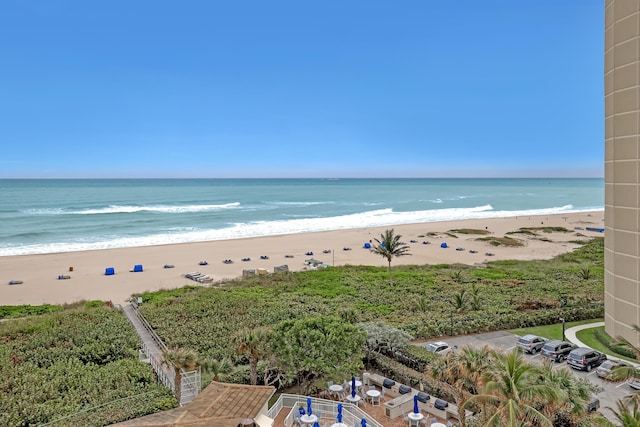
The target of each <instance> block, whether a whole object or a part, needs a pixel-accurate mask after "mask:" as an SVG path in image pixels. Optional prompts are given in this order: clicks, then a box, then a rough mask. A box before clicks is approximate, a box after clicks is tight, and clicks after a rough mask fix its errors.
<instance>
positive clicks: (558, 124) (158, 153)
mask: <svg viewBox="0 0 640 427" xmlns="http://www.w3.org/2000/svg"><path fill="white" fill-rule="evenodd" d="M603 26H604V5H603V2H602V0H562V1H558V0H485V1H478V0H452V1H435V0H415V1H399V2H391V1H375V0H374V1H372V0H367V1H344V0H343V1H333V0H325V1H300V0H298V1H277V0H274V1H234V2H230V1H224V2H223V1H213V0H209V1H200V0H192V1H183V2H177V1H171V2H169V1H163V0H154V1H146V0H138V1H130V0H127V1H121V0H110V1H84V0H83V1H79V0H78V1H76V0H68V1H65V0H31V1H24V0H4V1H3V2H2V3H1V4H0V64H2V65H1V66H0V144H1V146H2V150H1V154H0V178H76V177H78V178H80V177H122V178H127V177H473V176H479V177H510V176H514V177H522V176H532V177H565V176H570V177H601V176H603V169H604V168H603V156H604V99H603V98H604V95H603V69H604V66H603V56H604V54H603V45H604V40H603V31H604V30H603Z"/></svg>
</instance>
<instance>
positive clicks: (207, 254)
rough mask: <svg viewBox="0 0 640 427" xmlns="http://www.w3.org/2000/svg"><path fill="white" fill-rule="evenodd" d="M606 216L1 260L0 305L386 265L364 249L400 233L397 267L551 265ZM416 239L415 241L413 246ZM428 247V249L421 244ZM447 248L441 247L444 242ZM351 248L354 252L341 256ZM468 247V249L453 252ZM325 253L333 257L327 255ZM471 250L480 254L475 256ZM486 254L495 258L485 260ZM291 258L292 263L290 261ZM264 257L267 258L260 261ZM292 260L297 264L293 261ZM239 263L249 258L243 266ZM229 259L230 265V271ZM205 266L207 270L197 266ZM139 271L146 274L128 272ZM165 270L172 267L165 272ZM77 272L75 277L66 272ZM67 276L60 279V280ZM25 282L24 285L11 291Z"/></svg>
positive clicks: (121, 296) (114, 296) (119, 297)
mask: <svg viewBox="0 0 640 427" xmlns="http://www.w3.org/2000/svg"><path fill="white" fill-rule="evenodd" d="M603 218H604V211H594V212H581V213H572V214H559V215H548V216H546V215H545V216H531V217H529V216H526V217H512V218H491V219H479V220H464V221H445V222H432V223H420V224H408V225H395V226H388V227H376V228H359V229H350V230H339V231H327V232H318V233H305V234H290V235H282V236H270V237H259V238H250V239H236V240H224V241H212V242H199V243H189V244H174V245H162V246H149V247H138V248H124V249H107V250H99V251H86V252H70V253H58V254H43V255H25V256H9V257H0V305H19V304H32V305H37V304H44V303H49V304H61V303H69V302H74V301H79V300H104V301H107V300H110V301H113V302H114V303H122V302H124V301H126V300H128V299H129V298H130V297H131V295H132V294H134V293H140V292H144V291H155V290H159V289H171V288H178V287H181V286H184V285H193V284H198V283H197V282H195V281H193V280H189V279H187V278H185V277H183V275H184V274H185V273H188V272H194V271H198V272H201V273H203V274H207V275H210V276H211V277H213V278H214V284H215V283H217V282H219V281H224V280H226V279H230V278H235V277H239V276H241V275H242V271H243V269H258V268H264V269H267V270H269V271H273V269H274V266H277V265H283V264H286V265H288V267H289V269H290V270H292V271H299V270H303V269H305V268H308V266H307V265H305V263H304V261H305V260H306V259H309V258H310V256H307V255H305V254H306V253H307V252H313V258H316V259H319V260H321V261H323V262H325V263H327V264H331V265H347V264H351V265H373V266H386V265H387V262H386V260H385V259H384V258H382V257H380V256H377V255H375V254H373V253H371V252H370V251H369V250H367V249H364V248H363V244H364V243H365V242H368V241H369V240H372V239H374V238H376V237H378V238H379V237H380V234H381V233H383V232H384V230H385V229H387V228H393V229H395V231H396V233H397V234H400V235H402V240H403V241H404V242H406V243H407V244H409V245H410V246H411V256H406V257H400V258H396V259H394V261H393V264H394V265H399V264H440V263H462V264H468V265H476V264H482V263H484V262H486V261H491V260H500V259H519V260H525V259H549V258H552V257H554V256H556V255H558V254H561V253H565V252H569V251H571V250H573V249H574V248H576V247H577V246H576V245H575V244H574V243H571V242H570V241H572V240H579V239H584V238H587V237H589V238H591V237H600V236H602V235H603V233H600V232H591V231H587V230H586V229H585V228H586V227H604V222H603V221H604V219H603ZM544 226H559V227H566V228H567V229H569V230H571V231H572V232H570V233H559V232H556V233H540V235H539V236H531V235H527V234H516V235H511V237H514V238H517V239H519V240H521V241H522V243H523V244H524V246H522V247H505V246H498V247H495V246H491V245H490V244H489V243H487V242H479V241H476V240H475V239H477V238H478V237H481V236H478V235H468V234H467V235H465V234H457V236H458V237H457V238H453V237H451V236H448V235H446V234H444V233H445V232H447V231H448V230H452V229H463V228H469V229H480V230H487V231H488V232H490V234H489V236H497V237H502V236H504V235H505V233H508V232H513V231H516V230H518V229H520V228H523V227H544ZM412 240H415V242H413V243H411V241H412ZM423 241H429V242H430V244H423V243H422V242H423ZM443 242H446V243H447V245H448V246H449V247H448V248H446V249H443V248H441V247H440V246H441V243H443ZM344 248H351V250H344ZM456 248H463V249H464V250H456ZM323 251H331V252H329V253H323ZM472 251H476V252H475V253H472ZM487 253H491V254H492V255H491V256H488V255H487ZM286 255H289V257H286ZM261 256H266V257H268V259H261ZM291 256H293V257H291ZM242 258H251V260H250V261H246V262H243V261H241V259H242ZM226 259H230V260H232V261H233V263H228V264H225V263H224V262H223V261H224V260H226ZM200 261H207V262H208V265H205V266H202V265H199V262H200ZM136 264H141V265H142V266H143V269H144V271H143V272H137V273H134V272H130V270H132V269H133V267H134V265H136ZM165 264H170V265H173V266H174V268H164V265H165ZM70 267H73V271H69V268H70ZM107 267H113V268H114V269H115V273H116V274H115V275H112V276H106V275H105V274H104V273H105V268H107ZM60 275H65V276H70V279H68V280H58V279H57V278H58V276H60ZM11 280H21V281H22V282H23V283H22V284H19V285H8V283H9V281H11Z"/></svg>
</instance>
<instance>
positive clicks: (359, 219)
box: [0, 178, 604, 256]
mask: <svg viewBox="0 0 640 427" xmlns="http://www.w3.org/2000/svg"><path fill="white" fill-rule="evenodd" d="M602 209H604V180H603V179H601V178H576V179H568V178H563V179H555V178H554V179H538V178H530V179H478V178H475V179H467V178H460V179H444V178H443V179H435V178H424V179H69V180H64V179H53V180H37V179H29V180H20V179H15V180H14V179H7V180H0V256H9V255H23V254H40V253H57V252H71V251H81V250H94V249H106V248H122V247H136V246H149V245H160V244H170V243H185V242H196V241H208V240H224V239H236V238H243V237H256V236H268V235H278V234H290V233H304V232H312V231H325V230H340V229H347V228H360V227H374V226H387V225H393V224H406V223H416V222H432V221H444V220H459V219H469V218H492V217H508V216H518V215H550V214H559V213H568V212H577V211H594V210H602Z"/></svg>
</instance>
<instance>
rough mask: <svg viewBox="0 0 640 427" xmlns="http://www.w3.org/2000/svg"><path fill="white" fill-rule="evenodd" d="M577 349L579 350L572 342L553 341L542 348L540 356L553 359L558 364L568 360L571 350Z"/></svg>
mask: <svg viewBox="0 0 640 427" xmlns="http://www.w3.org/2000/svg"><path fill="white" fill-rule="evenodd" d="M576 348H578V346H577V345H575V344H573V343H570V342H566V341H561V340H551V341H548V342H547V343H546V344H545V345H544V346H543V347H542V350H540V355H541V356H542V357H548V358H549V359H553V360H555V361H556V362H562V361H563V360H567V356H569V353H570V352H571V350H574V349H576Z"/></svg>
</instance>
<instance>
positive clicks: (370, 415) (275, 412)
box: [269, 394, 447, 427]
mask: <svg viewBox="0 0 640 427" xmlns="http://www.w3.org/2000/svg"><path fill="white" fill-rule="evenodd" d="M391 399H392V398H391V397H388V398H387V397H383V398H382V401H381V404H380V405H379V406H377V405H376V406H373V405H371V404H370V403H366V404H365V405H361V406H360V407H359V408H358V407H356V406H355V405H353V404H350V403H344V402H341V401H338V400H329V399H320V398H316V397H312V401H313V403H312V405H313V407H314V408H316V407H318V408H320V410H321V418H320V419H319V421H318V422H319V424H320V426H321V427H330V426H331V425H332V424H333V423H335V422H336V414H337V409H336V408H337V406H338V403H342V405H343V422H344V423H345V424H347V425H349V426H357V427H359V426H360V420H361V419H362V416H361V414H364V416H365V417H366V418H367V426H368V427H406V426H407V423H406V421H404V419H403V417H402V416H400V417H396V418H394V419H391V418H389V417H387V416H386V415H385V414H384V402H386V401H389V400H391ZM306 402H307V396H302V395H297V394H282V395H280V398H279V399H278V401H277V402H276V403H275V404H274V405H273V406H272V407H271V408H270V409H269V416H270V417H271V418H273V420H274V421H273V427H283V426H284V427H292V426H294V425H295V424H294V423H293V419H292V417H291V416H290V414H291V410H292V409H297V408H298V406H299V405H300V404H301V405H302V406H303V407H305V408H306V405H307V404H306ZM426 415H427V414H425V417H426ZM431 418H434V416H432V415H429V416H428V418H425V419H427V420H430V419H431ZM438 421H439V422H441V423H443V424H446V423H447V421H445V420H444V419H442V418H438ZM426 425H427V426H428V425H429V424H428V422H427V424H426Z"/></svg>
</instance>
